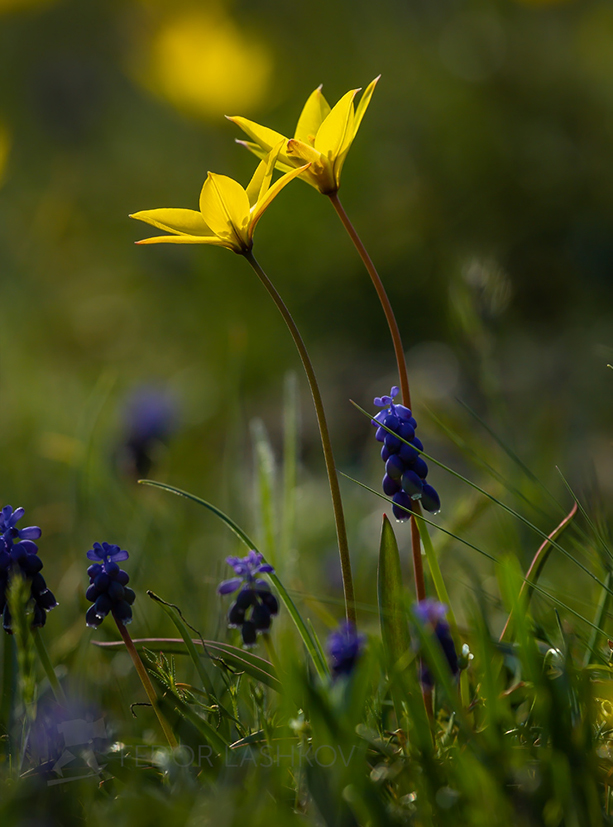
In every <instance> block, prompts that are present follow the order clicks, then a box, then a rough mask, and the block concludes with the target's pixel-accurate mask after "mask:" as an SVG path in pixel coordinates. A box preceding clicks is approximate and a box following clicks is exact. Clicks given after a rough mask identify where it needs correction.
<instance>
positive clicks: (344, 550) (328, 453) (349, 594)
mask: <svg viewBox="0 0 613 827" xmlns="http://www.w3.org/2000/svg"><path fill="white" fill-rule="evenodd" d="M244 256H245V258H246V259H247V261H248V262H249V264H250V265H251V266H252V268H253V270H254V271H255V274H256V275H257V277H258V278H259V279H260V281H261V282H262V284H263V285H264V287H265V288H266V290H267V291H268V293H269V294H270V296H271V298H272V300H273V301H274V303H275V304H276V306H277V309H278V310H279V312H280V313H281V315H282V316H283V320H284V321H285V324H286V325H287V327H288V329H289V332H290V333H291V335H292V339H293V340H294V344H295V345H296V348H297V350H298V353H299V354H300V359H301V360H302V364H303V366H304V370H305V373H306V375H307V379H308V381H309V387H310V389H311V395H312V396H313V403H314V405H315V414H316V416H317V424H318V425H319V434H320V438H321V446H322V448H323V452H324V460H325V463H326V471H327V472H328V483H329V485H330V494H331V495H332V508H333V510H334V522H335V524H336V537H337V541H338V551H339V555H340V560H341V572H342V576H343V590H344V593H345V613H346V615H347V620H348V621H349V622H351V623H353V625H354V626H355V625H356V613H355V597H354V593H353V577H352V574H351V559H350V557H349V545H348V543H347V529H346V527H345V515H344V512H343V503H342V500H341V490H340V486H339V483H338V475H337V473H336V467H335V465H334V454H333V453H332V443H331V441H330V433H329V431H328V424H327V422H326V414H325V411H324V405H323V401H322V398H321V392H320V390H319V385H318V384H317V378H316V376H315V371H314V369H313V364H312V362H311V359H310V357H309V354H308V352H307V349H306V346H305V344H304V342H303V340H302V336H301V335H300V331H299V330H298V327H297V326H296V322H295V321H294V319H293V318H292V315H291V313H290V312H289V310H288V308H287V305H286V304H285V302H284V301H283V299H282V298H281V296H280V295H279V293H278V292H277V289H276V287H275V286H274V284H273V283H272V282H271V280H270V279H269V278H268V276H267V275H266V273H265V272H264V270H262V268H261V266H260V265H259V263H258V262H257V261H256V259H255V257H254V255H253V253H252V252H251V251H249V252H246V253H244Z"/></svg>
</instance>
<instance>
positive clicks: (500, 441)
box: [458, 399, 564, 511]
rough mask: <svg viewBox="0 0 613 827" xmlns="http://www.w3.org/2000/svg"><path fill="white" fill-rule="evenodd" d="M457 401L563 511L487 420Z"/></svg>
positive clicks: (465, 404) (460, 401)
mask: <svg viewBox="0 0 613 827" xmlns="http://www.w3.org/2000/svg"><path fill="white" fill-rule="evenodd" d="M458 402H459V403H460V405H462V407H463V408H464V409H465V410H467V411H468V413H469V414H470V415H471V416H472V417H473V418H474V419H475V420H476V421H477V422H478V423H479V424H480V425H481V427H482V428H484V429H485V430H486V431H487V432H488V434H489V435H490V436H491V437H492V439H493V440H494V442H495V443H496V444H497V445H498V446H499V447H500V448H502V450H503V451H504V452H505V454H506V455H507V456H508V457H509V459H510V460H512V462H514V463H515V464H516V465H517V466H518V467H519V468H521V470H522V471H523V473H524V474H525V475H526V476H527V477H528V479H529V480H531V482H533V483H535V485H538V486H539V488H540V489H541V490H542V491H543V492H544V493H545V494H546V495H547V497H548V498H549V500H550V501H551V502H552V503H553V504H554V505H555V506H556V507H557V508H558V509H560V510H562V511H563V510H564V507H563V506H562V505H561V504H560V503H559V502H558V501H557V500H556V498H555V497H554V496H553V494H552V493H551V491H550V490H549V489H548V488H547V486H546V485H544V483H542V482H541V481H540V480H539V478H538V477H537V476H536V474H535V473H534V472H533V471H531V470H530V468H528V466H527V465H526V463H525V462H524V461H523V460H522V459H521V458H520V457H519V456H518V455H517V454H516V453H515V451H513V449H512V448H510V447H509V446H508V445H507V444H506V442H504V440H503V439H502V438H501V437H499V436H498V434H497V433H496V431H494V430H493V429H492V428H490V426H489V425H488V424H487V422H486V421H485V420H484V419H482V418H481V417H480V416H479V414H478V413H477V412H476V411H474V410H473V409H472V408H471V407H470V405H468V404H467V403H466V402H464V401H463V400H462V399H458Z"/></svg>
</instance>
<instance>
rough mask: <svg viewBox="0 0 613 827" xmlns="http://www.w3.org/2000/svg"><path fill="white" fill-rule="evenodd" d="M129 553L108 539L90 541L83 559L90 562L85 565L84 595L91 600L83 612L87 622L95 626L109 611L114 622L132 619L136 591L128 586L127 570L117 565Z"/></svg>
mask: <svg viewBox="0 0 613 827" xmlns="http://www.w3.org/2000/svg"><path fill="white" fill-rule="evenodd" d="M129 556H130V555H129V554H128V552H127V551H125V550H124V549H121V548H119V546H116V545H112V544H111V543H94V546H93V548H91V549H90V550H89V551H88V552H87V559H88V560H92V561H93V563H92V565H91V566H90V567H89V568H88V569H87V573H88V574H89V584H90V585H89V588H88V589H87V591H86V592H85V597H86V598H87V599H88V600H89V601H90V602H91V603H93V604H94V605H93V606H90V607H89V609H88V610H87V613H86V615H85V622H86V623H87V625H88V626H91V627H93V628H94V629H97V628H98V626H100V624H101V623H102V621H103V620H104V618H105V617H106V616H107V615H108V613H109V612H112V614H113V617H114V618H115V620H116V621H117V622H118V623H123V624H124V625H126V624H127V623H130V621H131V620H132V604H133V603H134V598H135V597H136V595H135V594H134V592H133V591H132V589H130V588H129V587H128V583H129V581H130V578H129V577H128V574H127V572H125V571H123V569H120V568H119V566H118V565H117V564H118V563H120V562H121V561H122V560H127V559H128V557H129Z"/></svg>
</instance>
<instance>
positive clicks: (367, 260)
mask: <svg viewBox="0 0 613 827" xmlns="http://www.w3.org/2000/svg"><path fill="white" fill-rule="evenodd" d="M328 197H329V199H330V201H331V202H332V206H333V207H334V209H335V210H336V213H337V215H338V217H339V218H340V220H341V222H342V224H343V227H344V228H345V229H346V230H347V233H348V234H349V238H350V239H351V240H352V241H353V244H354V247H355V248H356V250H357V251H358V253H359V256H360V258H361V259H362V261H363V262H364V266H365V267H366V269H367V270H368V275H369V276H370V279H371V281H372V283H373V285H374V288H375V290H376V291H377V296H378V297H379V301H380V302H381V307H382V308H383V312H384V313H385V318H386V319H387V325H388V327H389V330H390V334H391V336H392V342H393V344H394V353H395V355H396V364H397V366H398V379H399V381H400V392H401V394H402V402H403V404H404V405H406V406H407V408H410V407H411V393H410V391H409V377H408V375H407V363H406V360H405V358H404V348H403V346H402V339H401V337H400V330H399V328H398V322H397V321H396V317H395V316H394V311H393V310H392V305H391V304H390V300H389V298H388V296H387V293H386V292H385V287H384V286H383V282H382V281H381V277H380V276H379V273H377V268H376V267H375V265H374V264H373V261H372V259H371V257H370V256H369V255H368V251H367V250H366V247H365V246H364V244H363V243H362V239H361V238H360V236H359V235H358V234H357V232H356V229H355V227H354V226H353V224H352V223H351V221H350V220H349V216H348V215H347V213H346V212H345V208H344V207H343V205H342V204H341V202H340V200H339V197H338V193H336V192H335V193H332V195H329V196H328ZM411 550H412V552H413V570H414V573H415V592H416V595H417V599H418V600H423V599H424V598H425V597H426V584H425V582H424V567H423V563H422V560H421V543H420V537H419V528H418V526H417V524H416V521H415V517H413V516H412V517H411Z"/></svg>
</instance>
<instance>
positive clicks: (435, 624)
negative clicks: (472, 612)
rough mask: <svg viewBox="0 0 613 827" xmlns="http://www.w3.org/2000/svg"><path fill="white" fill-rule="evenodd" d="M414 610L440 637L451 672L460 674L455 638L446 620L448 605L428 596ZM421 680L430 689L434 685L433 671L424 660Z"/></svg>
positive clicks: (455, 674) (429, 629)
mask: <svg viewBox="0 0 613 827" xmlns="http://www.w3.org/2000/svg"><path fill="white" fill-rule="evenodd" d="M414 612H415V616H416V618H417V620H418V621H419V623H421V625H422V626H423V627H424V628H425V629H426V630H427V631H429V632H430V633H431V634H433V635H435V636H436V637H437V638H438V641H439V643H440V644H441V648H442V650H443V653H444V655H445V658H446V659H447V663H448V664H449V668H450V670H451V674H452V675H453V676H454V677H456V676H457V675H458V674H459V671H460V668H459V665H458V654H457V652H456V649H455V644H454V642H453V638H452V637H451V631H450V629H449V624H448V623H447V620H446V616H447V606H445V604H444V603H439V602H438V600H434V599H432V598H429V597H428V598H426V599H425V600H420V601H419V603H418V604H417V605H416V606H414ZM420 680H421V683H422V685H423V686H425V687H428V688H429V689H431V688H432V687H433V686H434V678H433V676H432V673H431V672H430V670H429V669H428V667H427V666H426V665H425V664H424V663H423V662H422V665H421V670H420Z"/></svg>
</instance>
